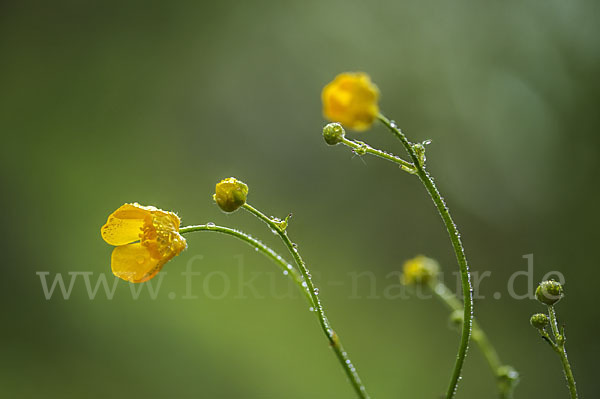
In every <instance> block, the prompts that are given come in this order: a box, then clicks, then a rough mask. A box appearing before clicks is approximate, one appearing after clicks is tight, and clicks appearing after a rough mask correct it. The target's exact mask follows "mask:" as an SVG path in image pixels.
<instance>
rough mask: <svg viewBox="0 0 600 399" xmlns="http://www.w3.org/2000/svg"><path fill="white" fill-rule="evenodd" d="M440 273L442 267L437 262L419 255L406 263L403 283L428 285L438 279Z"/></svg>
mask: <svg viewBox="0 0 600 399" xmlns="http://www.w3.org/2000/svg"><path fill="white" fill-rule="evenodd" d="M439 271H440V265H439V264H438V263H437V261H436V260H434V259H431V258H428V257H426V256H423V255H418V256H415V257H414V258H412V259H409V260H407V261H406V262H404V268H403V274H402V283H404V284H406V285H411V284H416V285H418V284H427V283H429V282H430V281H432V280H434V279H435V278H437V275H438V273H439Z"/></svg>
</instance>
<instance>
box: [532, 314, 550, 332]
mask: <svg viewBox="0 0 600 399" xmlns="http://www.w3.org/2000/svg"><path fill="white" fill-rule="evenodd" d="M549 322H550V320H549V319H548V316H546V315H545V314H544V313H536V314H534V315H533V316H531V319H529V323H531V325H532V326H534V327H535V328H537V329H538V330H543V329H544V328H546V326H547V325H548V323H549Z"/></svg>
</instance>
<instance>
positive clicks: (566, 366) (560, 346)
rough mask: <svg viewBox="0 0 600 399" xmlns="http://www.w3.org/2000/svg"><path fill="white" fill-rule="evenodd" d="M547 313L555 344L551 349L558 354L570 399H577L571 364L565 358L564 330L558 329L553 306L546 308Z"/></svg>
mask: <svg viewBox="0 0 600 399" xmlns="http://www.w3.org/2000/svg"><path fill="white" fill-rule="evenodd" d="M548 313H549V314H550V328H552V333H553V334H554V338H555V339H556V344H555V345H554V346H553V348H554V350H555V351H556V353H558V355H559V356H560V361H561V363H562V366H563V370H564V372H565V378H566V379H567V385H568V386H569V392H570V394H571V399H577V387H576V384H575V377H574V376H573V370H571V364H570V363H569V359H568V358H567V349H566V348H565V342H566V340H567V339H566V337H565V335H564V330H563V332H562V333H561V332H560V331H559V329H558V321H557V319H556V312H555V310H554V306H552V305H549V306H548Z"/></svg>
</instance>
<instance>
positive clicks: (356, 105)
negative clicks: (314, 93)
mask: <svg viewBox="0 0 600 399" xmlns="http://www.w3.org/2000/svg"><path fill="white" fill-rule="evenodd" d="M321 99H322V101H323V115H325V117H326V118H327V119H329V120H330V121H332V122H339V123H341V124H342V125H344V126H345V127H348V128H350V129H354V130H366V129H368V128H369V127H370V126H371V125H372V124H373V122H374V121H375V118H377V115H378V114H379V106H378V104H377V101H378V99H379V89H377V86H375V84H373V82H371V78H369V75H367V74H365V73H362V72H357V73H342V74H339V75H338V76H336V77H335V79H334V80H333V81H332V82H330V83H329V84H327V85H326V86H325V87H324V88H323V92H322V93H321Z"/></svg>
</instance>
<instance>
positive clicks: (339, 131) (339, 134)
mask: <svg viewBox="0 0 600 399" xmlns="http://www.w3.org/2000/svg"><path fill="white" fill-rule="evenodd" d="M345 135H346V132H345V131H344V128H343V127H342V125H340V124H339V123H337V122H336V123H329V124H327V125H326V126H325V127H324V128H323V138H324V139H325V142H326V143H327V144H329V145H336V144H338V143H341V142H342V139H343V138H344V136H345Z"/></svg>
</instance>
